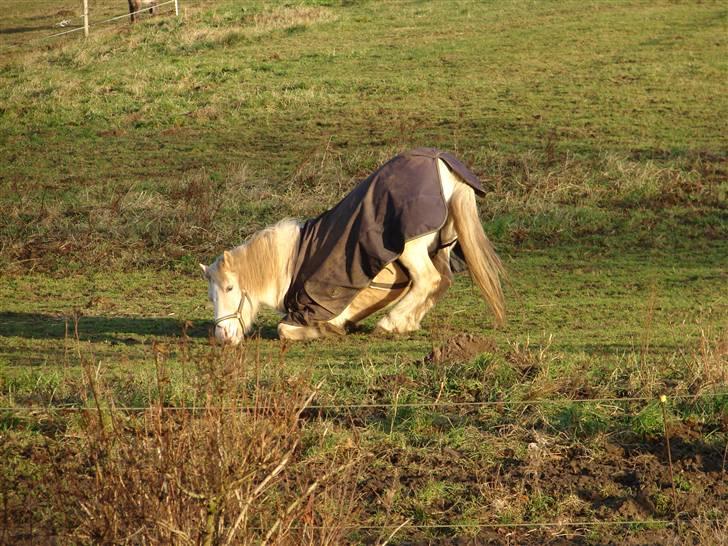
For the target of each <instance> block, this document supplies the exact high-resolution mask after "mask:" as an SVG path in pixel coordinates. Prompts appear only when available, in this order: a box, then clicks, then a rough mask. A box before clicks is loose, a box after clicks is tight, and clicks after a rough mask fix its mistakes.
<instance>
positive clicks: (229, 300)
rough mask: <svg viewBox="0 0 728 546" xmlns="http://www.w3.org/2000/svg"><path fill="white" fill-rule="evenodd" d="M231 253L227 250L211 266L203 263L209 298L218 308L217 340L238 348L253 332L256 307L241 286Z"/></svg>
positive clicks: (216, 318)
mask: <svg viewBox="0 0 728 546" xmlns="http://www.w3.org/2000/svg"><path fill="white" fill-rule="evenodd" d="M235 265H236V264H235V259H234V257H233V255H232V254H230V253H229V252H228V251H225V252H224V253H223V255H222V256H220V257H219V258H218V259H217V260H215V263H213V264H212V265H210V266H207V265H203V264H200V267H201V268H202V271H203V273H204V274H205V278H206V279H207V282H208V290H207V293H208V297H209V298H210V301H211V302H212V305H213V306H214V309H215V337H216V338H217V339H218V340H219V341H223V342H225V343H232V344H233V345H237V344H238V343H240V341H241V340H242V339H243V336H244V335H245V334H247V333H248V332H250V328H251V326H252V324H253V319H254V318H255V308H254V305H253V302H252V300H251V299H250V296H249V295H248V293H247V292H246V291H245V289H244V288H243V287H242V286H240V278H239V274H238V272H237V268H236V267H235Z"/></svg>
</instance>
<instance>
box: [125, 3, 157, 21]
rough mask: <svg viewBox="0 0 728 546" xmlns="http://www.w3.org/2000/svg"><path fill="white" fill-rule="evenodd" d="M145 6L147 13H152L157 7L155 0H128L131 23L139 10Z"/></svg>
mask: <svg viewBox="0 0 728 546" xmlns="http://www.w3.org/2000/svg"><path fill="white" fill-rule="evenodd" d="M147 6H148V7H149V13H150V14H152V15H154V10H155V9H156V8H157V0H129V14H130V15H129V17H130V18H131V22H132V23H133V22H134V21H136V18H137V15H139V12H140V11H141V10H142V9H144V8H146V7H147Z"/></svg>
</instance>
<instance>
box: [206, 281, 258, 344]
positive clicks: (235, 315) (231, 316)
mask: <svg viewBox="0 0 728 546" xmlns="http://www.w3.org/2000/svg"><path fill="white" fill-rule="evenodd" d="M245 300H248V303H249V304H250V306H251V307H252V306H253V302H252V301H250V296H248V293H247V292H246V291H245V290H243V295H242V297H241V298H240V303H239V304H238V309H237V310H236V311H235V312H234V313H230V314H229V315H225V316H224V317H219V318H216V319H215V328H217V327H218V326H219V325H220V323H221V322H223V321H226V320H229V319H238V322H239V323H240V326H241V327H242V329H243V334H244V333H245V322H244V321H243V305H245Z"/></svg>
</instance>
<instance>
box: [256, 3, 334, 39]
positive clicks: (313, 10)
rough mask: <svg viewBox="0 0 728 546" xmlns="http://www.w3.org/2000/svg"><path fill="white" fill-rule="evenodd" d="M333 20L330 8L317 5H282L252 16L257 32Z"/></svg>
mask: <svg viewBox="0 0 728 546" xmlns="http://www.w3.org/2000/svg"><path fill="white" fill-rule="evenodd" d="M334 20H336V15H334V13H333V12H332V11H331V10H330V9H327V8H324V7H318V6H317V7H314V6H284V7H280V8H275V9H272V10H270V11H265V12H262V13H257V14H255V15H254V16H253V17H252V21H253V29H254V30H255V32H258V33H264V32H270V31H272V30H286V29H291V28H295V27H306V26H310V25H313V24H315V23H323V22H328V21H334Z"/></svg>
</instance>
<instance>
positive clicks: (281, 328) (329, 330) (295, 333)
mask: <svg viewBox="0 0 728 546" xmlns="http://www.w3.org/2000/svg"><path fill="white" fill-rule="evenodd" d="M345 334H346V331H345V330H344V329H343V328H339V327H338V326H336V325H334V324H331V323H330V322H322V323H321V324H316V325H314V326H299V325H297V324H286V323H285V322H281V323H280V324H278V337H279V338H281V339H288V340H291V341H304V340H307V339H319V338H321V337H328V336H332V335H337V336H339V335H345Z"/></svg>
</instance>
